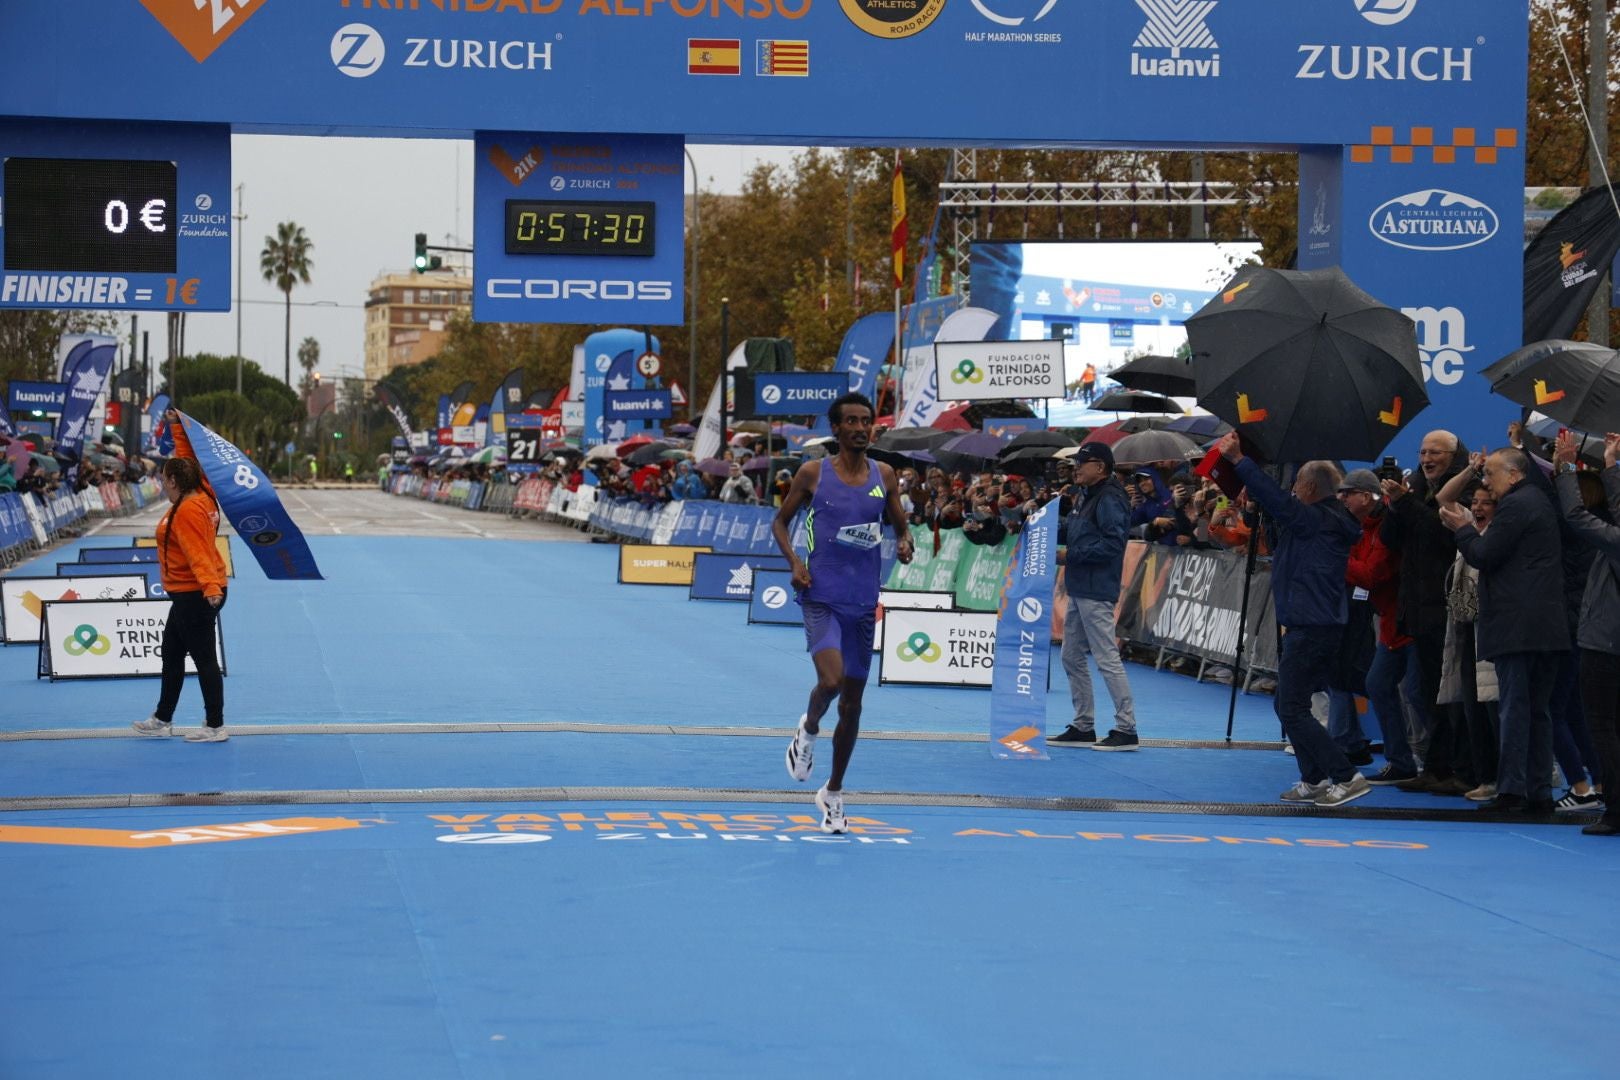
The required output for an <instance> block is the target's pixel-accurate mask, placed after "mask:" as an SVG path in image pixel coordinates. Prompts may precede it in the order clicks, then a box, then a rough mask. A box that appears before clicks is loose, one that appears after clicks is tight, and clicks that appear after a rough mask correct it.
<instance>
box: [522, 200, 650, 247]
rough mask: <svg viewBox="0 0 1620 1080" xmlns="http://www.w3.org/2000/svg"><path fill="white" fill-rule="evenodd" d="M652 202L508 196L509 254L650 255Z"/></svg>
mask: <svg viewBox="0 0 1620 1080" xmlns="http://www.w3.org/2000/svg"><path fill="white" fill-rule="evenodd" d="M655 211H656V204H655V203H652V202H622V201H604V200H596V199H568V200H563V199H508V200H507V202H506V236H505V239H506V254H508V255H651V254H653V233H654V229H653V225H654V221H655Z"/></svg>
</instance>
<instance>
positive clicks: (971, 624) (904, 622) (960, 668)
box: [878, 608, 996, 689]
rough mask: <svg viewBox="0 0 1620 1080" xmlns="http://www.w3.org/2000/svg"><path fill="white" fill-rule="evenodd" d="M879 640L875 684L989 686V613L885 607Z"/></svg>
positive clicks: (992, 655)
mask: <svg viewBox="0 0 1620 1080" xmlns="http://www.w3.org/2000/svg"><path fill="white" fill-rule="evenodd" d="M881 640H882V642H883V645H882V648H881V649H880V651H881V652H882V654H883V660H882V663H881V664H880V665H879V667H878V682H879V684H882V683H909V684H912V685H917V686H982V687H984V688H986V689H989V687H990V677H991V673H992V672H993V671H994V669H995V662H996V616H995V613H994V612H980V611H920V610H910V609H906V608H891V609H889V610H888V611H887V612H886V613H885V615H884V617H883V632H882V635H881Z"/></svg>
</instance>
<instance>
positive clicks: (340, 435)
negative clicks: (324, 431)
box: [332, 431, 343, 439]
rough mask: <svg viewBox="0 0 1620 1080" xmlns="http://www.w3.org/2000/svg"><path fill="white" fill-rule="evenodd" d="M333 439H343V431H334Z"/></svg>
mask: <svg viewBox="0 0 1620 1080" xmlns="http://www.w3.org/2000/svg"><path fill="white" fill-rule="evenodd" d="M332 438H334V439H341V438H343V432H341V431H334V432H332Z"/></svg>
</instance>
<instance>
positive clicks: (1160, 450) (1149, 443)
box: [1114, 431, 1198, 465]
mask: <svg viewBox="0 0 1620 1080" xmlns="http://www.w3.org/2000/svg"><path fill="white" fill-rule="evenodd" d="M1196 453H1198V444H1197V443H1195V442H1193V441H1192V440H1191V439H1189V438H1188V437H1187V436H1185V435H1179V434H1177V433H1176V432H1174V431H1138V432H1137V433H1136V434H1134V435H1127V436H1125V437H1124V438H1123V439H1121V440H1119V442H1117V443H1115V444H1114V460H1115V461H1116V462H1118V463H1119V464H1121V465H1146V464H1148V463H1150V462H1154V461H1185V460H1186V459H1187V458H1188V457H1190V456H1191V455H1193V454H1196Z"/></svg>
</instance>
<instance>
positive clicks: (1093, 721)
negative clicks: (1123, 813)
mask: <svg viewBox="0 0 1620 1080" xmlns="http://www.w3.org/2000/svg"><path fill="white" fill-rule="evenodd" d="M1074 480H1075V485H1076V487H1077V488H1078V494H1077V496H1076V498H1075V502H1074V508H1073V509H1072V510H1071V511H1070V512H1069V516H1068V518H1067V519H1066V520H1065V522H1064V526H1063V545H1064V556H1063V578H1064V582H1065V584H1066V588H1067V589H1068V593H1069V613H1068V615H1067V616H1066V617H1065V619H1064V621H1063V670H1064V672H1065V673H1066V674H1067V675H1068V676H1069V698H1070V700H1071V701H1073V702H1074V719H1073V720H1072V721H1070V722H1069V726H1068V727H1067V728H1065V729H1064V730H1063V731H1062V732H1061V733H1060V734H1058V735H1056V736H1054V737H1053V738H1051V739H1048V740H1047V742H1048V743H1051V744H1053V745H1056V746H1089V747H1091V749H1093V750H1135V749H1136V747H1137V741H1136V709H1135V706H1134V704H1133V703H1132V700H1131V684H1130V682H1129V681H1128V680H1127V679H1126V678H1125V665H1124V663H1123V662H1122V661H1121V660H1120V658H1119V641H1118V639H1117V638H1116V637H1115V635H1114V607H1115V605H1116V604H1117V603H1118V601H1119V579H1120V576H1121V574H1122V573H1123V571H1124V569H1125V539H1126V535H1127V533H1129V531H1130V527H1131V524H1130V523H1131V502H1130V497H1129V496H1127V495H1126V494H1125V488H1124V486H1123V485H1121V484H1120V482H1119V481H1118V480H1116V479H1114V452H1113V451H1112V450H1110V449H1109V448H1108V446H1107V444H1106V443H1100V442H1089V443H1086V444H1085V445H1084V446H1082V447H1080V449H1079V450H1078V451H1077V452H1076V453H1075V455H1074ZM1087 653H1090V654H1091V655H1092V656H1094V657H1096V660H1097V670H1098V671H1100V672H1101V673H1102V678H1103V684H1104V685H1106V686H1107V687H1108V696H1109V697H1111V698H1113V699H1114V730H1113V731H1111V732H1109V733H1108V737H1107V738H1105V739H1103V740H1102V741H1101V742H1099V741H1098V740H1097V707H1096V703H1095V701H1094V700H1093V697H1092V693H1091V669H1090V668H1088V667H1087V666H1086V654H1087Z"/></svg>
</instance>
